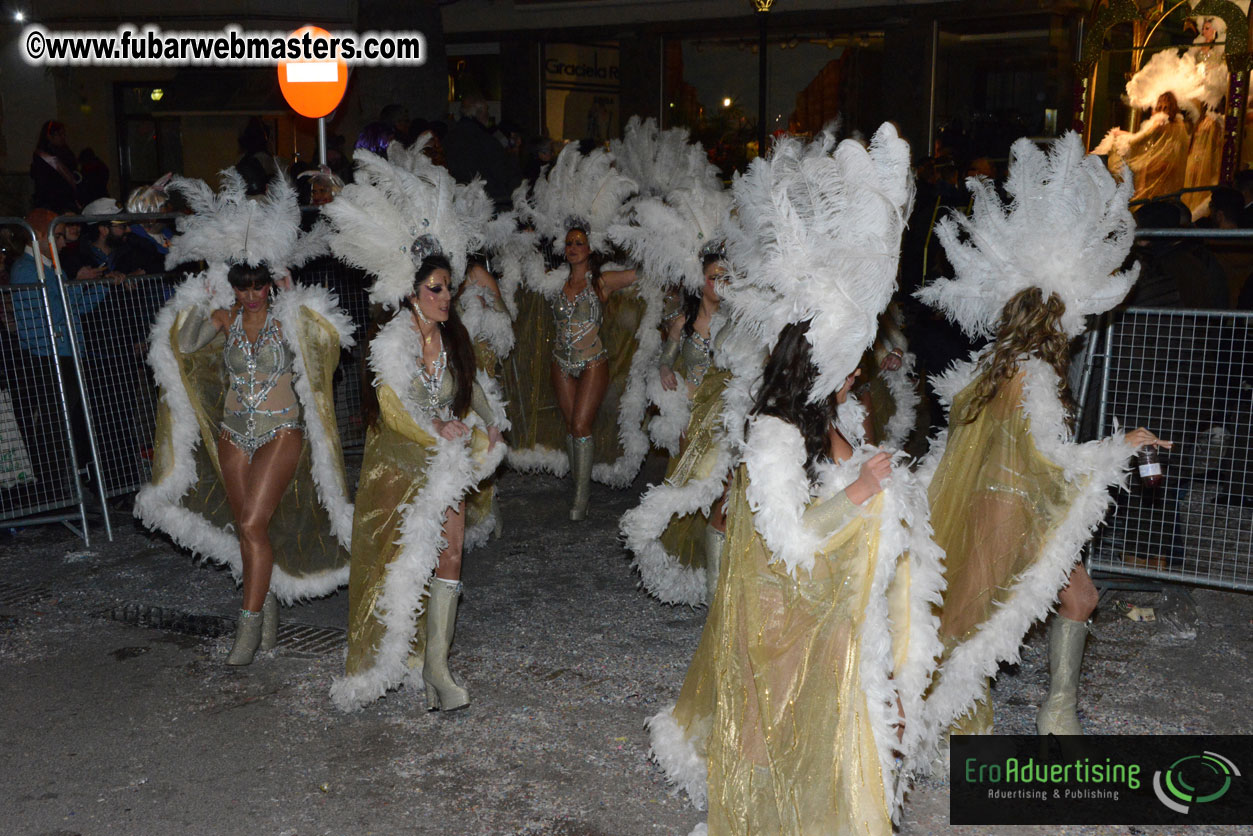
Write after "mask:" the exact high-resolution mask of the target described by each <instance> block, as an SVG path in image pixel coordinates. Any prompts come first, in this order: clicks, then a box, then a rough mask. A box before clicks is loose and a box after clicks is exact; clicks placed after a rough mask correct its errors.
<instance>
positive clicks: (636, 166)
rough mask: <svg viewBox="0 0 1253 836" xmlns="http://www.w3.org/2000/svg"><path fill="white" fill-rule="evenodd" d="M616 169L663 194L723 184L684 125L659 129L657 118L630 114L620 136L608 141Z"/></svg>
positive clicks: (642, 188) (643, 188) (644, 190)
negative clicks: (643, 117) (663, 129)
mask: <svg viewBox="0 0 1253 836" xmlns="http://www.w3.org/2000/svg"><path fill="white" fill-rule="evenodd" d="M609 152H610V153H611V154H613V158H614V160H615V163H616V165H617V166H618V170H620V171H621V172H622V173H623V174H625V175H626V176H627V177H630V178H631V179H632V180H634V181H635V182H636V183H637V184H638V186H639V190H640V192H642V193H644V194H647V195H653V196H662V195H666V194H669V193H670V192H672V191H674V190H675V189H695V190H710V191H716V190H719V189H721V186H722V184H721V183H720V182H719V179H718V168H717V167H716V166H715V165H714V164H713V163H711V162H709V155H708V154H706V153H705V149H704V148H703V147H701V144H700V143H699V142H692V141H691V140H690V139H689V137H688V133H687V129H686V128H670V129H669V130H665V131H662V130H659V129H658V127H657V121H656V120H655V119H652V118H649V119H644V120H642V121H641V120H640V117H638V116H632V117H631V118H630V119H629V120H628V121H627V123H626V127H625V128H624V129H623V131H622V139H613V140H610V141H609Z"/></svg>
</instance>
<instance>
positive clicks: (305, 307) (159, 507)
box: [135, 276, 352, 603]
mask: <svg viewBox="0 0 1253 836" xmlns="http://www.w3.org/2000/svg"><path fill="white" fill-rule="evenodd" d="M212 307H213V305H211V304H210V295H209V293H208V291H207V290H206V289H205V280H204V279H203V277H202V276H194V277H192V278H190V279H188V280H187V282H186V283H185V284H184V285H183V287H182V288H180V290H179V292H178V293H177V294H176V296H175V297H174V298H173V299H172V300H171V301H170V302H169V303H168V304H167V305H166V307H165V309H163V310H162V312H161V314H160V315H159V316H158V318H157V322H156V324H155V325H154V326H153V336H152V348H151V352H150V357H149V363H150V364H151V365H152V367H153V371H154V375H155V376H156V378H157V382H158V385H159V386H160V387H161V389H162V396H161V400H160V404H159V406H158V409H157V421H156V443H155V449H154V456H153V466H152V481H151V482H150V483H149V484H148V485H146V486H145V487H144V488H143V489H142V490H141V491H140V492H139V494H138V496H137V497H136V499H135V515H136V516H137V517H139V518H140V519H141V520H142V521H143V522H144V523H145V524H146V525H148V526H150V527H154V528H159V529H160V530H162V531H164V532H165V533H166V534H168V535H169V536H170V537H171V538H172V539H173V540H174V541H175V542H176V543H178V544H179V545H181V546H183V547H184V548H187V549H190V550H191V551H193V552H195V553H197V554H200V555H203V556H205V557H207V558H208V559H210V560H213V561H214V562H216V563H221V564H224V565H226V566H227V567H229V568H230V570H231V573H232V575H233V576H234V577H235V579H236V581H238V580H239V579H240V578H242V575H243V566H242V562H241V559H240V554H239V540H238V538H237V536H236V535H235V533H234V518H233V516H232V514H231V510H230V506H229V504H228V503H227V501H226V492H225V491H224V490H223V488H222V477H221V471H220V468H219V464H218V458H217V438H218V422H219V419H220V418H221V415H222V405H223V402H224V400H225V394H226V377H225V372H224V370H223V366H222V351H223V348H224V345H225V336H224V335H222V334H221V333H218V334H217V335H216V336H214V337H213V339H212V340H211V341H210V342H208V344H206V345H203V346H200V347H198V348H196V349H195V350H191V351H187V352H184V351H182V349H181V347H180V344H179V334H180V333H182V331H183V329H184V328H185V327H188V328H196V327H197V325H198V320H202V319H205V318H207V317H208V315H209V313H210V311H211V308H212ZM274 308H275V316H276V318H277V319H278V320H279V323H280V326H281V328H282V333H283V338H284V340H285V341H286V342H287V345H288V347H289V348H290V349H291V350H292V352H293V355H294V356H295V358H296V361H295V365H296V375H295V378H294V381H293V387H294V388H295V390H296V395H297V397H298V398H299V399H300V406H301V411H302V417H303V421H304V432H303V433H302V436H303V439H304V445H303V449H302V451H301V455H300V463H299V465H298V466H297V470H296V474H295V476H293V477H292V480H291V482H290V483H289V484H288V486H287V490H286V492H285V493H284V494H283V498H282V499H281V500H280V502H279V506H278V508H277V509H276V510H275V512H274V517H273V518H272V519H271V521H270V528H269V535H270V541H271V543H272V544H273V546H274V574H273V576H272V579H271V582H270V587H271V589H272V590H273V591H274V593H275V594H276V595H277V596H278V598H279V599H280V600H282V601H283V602H285V603H290V602H292V601H297V600H300V599H304V598H309V597H316V596H320V595H326V594H329V593H331V592H333V591H334V590H335V589H337V588H338V587H340V586H342V585H343V584H344V583H345V582H347V580H348V551H347V546H348V544H349V542H350V537H351V520H352V505H351V503H350V502H349V501H348V492H347V484H346V479H345V475H344V464H343V454H342V451H341V449H340V442H339V431H338V427H337V425H336V421H335V405H334V390H333V387H332V378H333V376H334V373H335V368H336V366H337V365H338V363H339V354H340V347H341V342H342V341H347V343H348V344H351V338H350V337H348V335H350V334H351V333H352V325H351V322H350V321H349V320H348V318H347V317H346V316H345V315H344V314H343V313H342V312H340V311H339V310H338V308H337V307H336V305H335V301H334V298H333V297H332V296H330V294H329V293H327V292H326V291H325V290H323V289H322V288H315V287H296V288H293V289H291V290H288V291H284V292H282V293H280V294H279V295H278V297H277V299H276V300H275V302H274Z"/></svg>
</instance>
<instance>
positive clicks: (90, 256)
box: [61, 197, 128, 278]
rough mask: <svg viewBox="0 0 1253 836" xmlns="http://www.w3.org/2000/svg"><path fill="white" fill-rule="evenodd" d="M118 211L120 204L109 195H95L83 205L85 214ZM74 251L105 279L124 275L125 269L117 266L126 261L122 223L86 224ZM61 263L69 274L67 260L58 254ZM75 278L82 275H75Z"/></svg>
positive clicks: (102, 213)
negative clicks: (94, 197) (104, 276)
mask: <svg viewBox="0 0 1253 836" xmlns="http://www.w3.org/2000/svg"><path fill="white" fill-rule="evenodd" d="M121 211H122V207H121V206H119V205H118V202H117V201H116V200H114V199H113V198H111V197H101V198H97V199H96V200H93V201H92V202H91V203H88V204H87V205H86V206H84V207H83V214H84V215H87V216H92V215H117V214H119V213H121ZM68 249H69V248H67V250H68ZM78 251H79V254H80V256H79V257H80V258H81V259H82V262H83V264H84V265H85V266H88V267H91V268H95V269H98V270H100V272H101V273H103V274H105V275H107V276H108V277H109V278H117V277H118V276H124V275H125V274H126V271H125V270H124V269H119V267H118V265H119V264H121V265H122V267H123V268H124V267H126V266H127V262H128V247H127V244H126V222H125V221H105V222H101V223H94V224H88V225H87V234H86V235H84V236H83V237H82V238H80V239H79V247H78ZM61 264H62V266H65V267H66V273H67V274H69V273H70V270H69V266H68V265H69V260H68V259H67V258H64V257H62V259H61ZM76 278H84V277H83V276H77V277H76Z"/></svg>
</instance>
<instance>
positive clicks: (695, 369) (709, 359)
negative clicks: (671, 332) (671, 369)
mask: <svg viewBox="0 0 1253 836" xmlns="http://www.w3.org/2000/svg"><path fill="white" fill-rule="evenodd" d="M712 342H713V341H712V340H710V339H708V338H706V337H702V336H701V335H700V334H699V333H697V332H696V330H695V329H692V333H690V334H684V335H683V343H682V345H681V346H680V348H679V357H680V358H681V359H682V360H683V379H684V380H686V381H687V385H688V386H690V387H692V388H693V389H694V388H696V387H697V386H700V382H701V381H702V380H704V379H705V372H707V371H709V366H710V365H711V364H712V363H713V346H712Z"/></svg>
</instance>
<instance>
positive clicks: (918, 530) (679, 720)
mask: <svg viewBox="0 0 1253 836" xmlns="http://www.w3.org/2000/svg"><path fill="white" fill-rule="evenodd" d="M732 190H733V194H734V205H735V208H734V211H733V215H732V221H731V222H730V224H729V225H728V227H727V243H728V246H727V254H728V257H729V260H730V263H731V264H732V265H733V267H734V269H735V271H736V272H735V275H734V277H733V278H732V280H731V282H730V283H729V285H728V290H727V298H726V300H725V302H724V304H728V305H731V306H732V307H733V308H734V310H735V317H736V322H737V325H738V326H739V327H742V328H744V329H746V330H747V331H749V332H752V333H754V334H755V335H757V336H758V337H759V338H766V337H767V336H768V338H769V341H770V342H771V344H772V345H773V350H772V352H771V356H770V359H769V362H768V363H767V366H766V370H765V372H764V373H763V374H762V375H761V383H760V386H759V387H758V388H757V389H756V391H755V393H754V395H753V399H752V408H751V417H750V419H749V422H748V429H747V435H746V437H745V442H744V448H743V456H742V459H741V461H740V463H739V465H738V466H737V467H736V469H735V475H734V478H733V480H732V484H731V490H730V502H729V508H728V512H727V544H726V550H725V554H724V558H723V561H722V565H721V577H720V578H719V581H718V586H717V592H716V595H715V598H714V600H713V602H712V605H711V607H710V611H709V615H708V616H707V618H706V622H705V629H704V632H703V633H702V635H701V641H700V645H699V647H698V648H697V651H696V656H695V657H694V658H693V660H692V664H691V666H690V667H689V669H688V675H687V679H686V681H685V682H684V685H683V690H682V692H681V693H680V696H679V700H678V702H677V703H676V704H675V705H674V706H673V707H671V708H669V709H667V710H665V711H663V712H661V713H660V714H659V715H657V716H655V717H653V718H652V719H651V720H650V721H649V725H650V731H651V737H652V752H653V757H654V758H655V759H656V760H657V761H658V763H659V764H660V765H661V766H662V768H663V769H664V770H665V771H666V773H667V777H668V778H669V779H670V780H672V781H674V782H675V783H678V784H679V785H680V786H682V787H683V788H684V789H686V790H687V792H688V794H689V796H690V797H691V798H692V800H693V802H694V803H695V804H696V805H697V806H698V807H703V806H705V804H706V803H707V804H708V811H709V820H708V831H707V832H708V833H710V834H719V836H723V835H724V834H737V833H738V834H749V833H788V834H810V833H852V832H865V833H890V832H891V829H892V819H893V817H894V816H895V814H896V813H898V812H899V810H900V804H901V800H902V794H903V791H904V782H903V781H902V780H900V778H901V775H900V772H899V770H898V768H897V765H896V753H897V752H900V753H902V754H906V755H907V754H908V753H910V752H912V751H913V749H914V748H915V747H916V746H917V745H918V742H919V741H920V740H921V739H923V737H924V735H923V734H922V725H921V722H919V721H916V719H915V718H916V717H917V716H918V715H919V713H920V706H921V694H922V691H923V688H924V687H925V685H926V683H927V682H928V681H929V679H930V675H931V670H932V664H933V659H934V655H935V653H936V652H937V651H938V643H937V641H936V638H935V621H934V617H933V616H932V615H931V613H930V606H931V602H932V601H934V600H937V599H938V586H939V584H940V583H941V576H940V571H939V554H938V551H937V550H936V549H935V548H934V546H933V545H932V544H931V543H930V540H929V538H928V537H927V526H926V524H925V518H924V515H923V514H922V511H923V509H924V508H925V505H924V503H925V498H924V497H923V496H922V493H921V489H920V487H919V486H918V485H917V484H916V483H915V482H914V480H913V477H912V475H911V474H910V473H909V471H908V469H906V468H904V467H903V466H899V465H897V464H894V462H893V459H894V457H893V455H892V454H891V453H889V452H888V451H883V450H879V449H877V448H873V447H869V446H863V447H860V448H859V449H856V450H852V451H850V449H849V448H851V447H852V445H851V444H849V445H848V447H846V448H844V453H846V454H848V453H850V452H851V455H850V456H849V458H847V459H846V460H844V461H839V462H837V461H835V458H838V456H837V455H835V454H836V453H837V449H836V448H835V447H834V446H832V444H831V439H832V435H831V434H830V433H829V427H830V426H831V422H832V420H833V419H835V418H836V415H835V409H834V406H833V401H834V400H835V399H836V397H835V396H836V395H837V392H839V391H841V390H843V391H845V392H846V391H847V387H848V386H850V385H851V383H852V376H853V375H852V373H853V371H854V369H855V368H856V365H857V362H858V360H859V359H860V357H861V355H862V353H863V352H864V351H865V350H866V348H867V347H868V346H869V345H870V344H871V342H872V341H873V339H874V337H875V333H876V330H877V318H878V314H879V313H880V311H881V310H882V309H883V307H884V306H886V304H887V302H888V299H889V298H890V296H891V293H892V289H893V287H894V284H895V274H896V265H897V261H898V257H899V251H900V235H901V230H902V229H903V226H904V222H905V218H906V217H907V215H908V208H909V203H910V200H911V197H912V194H913V188H912V179H911V173H910V167H909V150H908V146H907V145H906V144H905V143H904V141H902V140H901V139H899V137H897V135H896V132H895V130H894V128H893V127H892V126H891V125H890V124H886V125H884V126H882V127H881V128H880V129H879V131H878V132H877V133H876V134H875V136H874V138H873V140H872V141H871V143H870V145H869V147H868V148H867V147H865V146H863V145H862V144H860V143H858V142H855V141H845V142H843V143H840V144H839V145H838V146H836V147H835V148H834V149H833V150H832V149H831V147H830V145H829V143H828V142H827V141H825V140H824V141H821V142H816V143H814V144H813V145H812V146H810V147H809V148H805V147H803V145H802V143H801V142H800V141H799V140H796V139H790V138H788V139H784V140H782V141H781V142H779V143H778V144H776V146H775V150H774V152H773V154H772V156H771V157H770V158H769V159H758V160H755V161H754V162H753V163H752V165H751V166H750V168H749V171H748V173H747V174H745V175H744V176H743V177H742V178H740V179H739V180H737V181H736V183H735V185H734V186H733V189H732ZM853 207H855V208H853ZM733 385H734V384H733ZM910 521H913V525H912V526H911V525H910V524H909V523H910ZM902 710H903V713H904V718H905V719H904V725H903V726H902Z"/></svg>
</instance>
